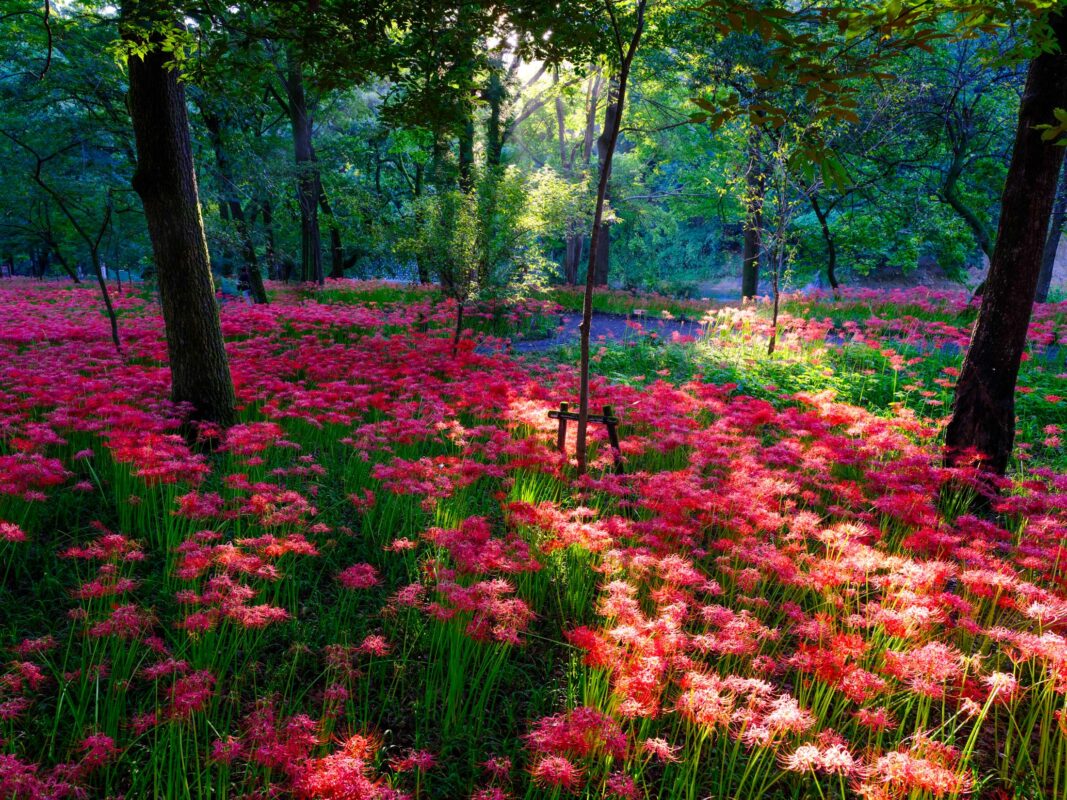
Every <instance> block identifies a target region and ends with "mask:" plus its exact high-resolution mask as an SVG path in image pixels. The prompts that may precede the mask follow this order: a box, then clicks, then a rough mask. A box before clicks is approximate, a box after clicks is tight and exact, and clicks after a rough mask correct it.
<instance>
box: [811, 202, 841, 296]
mask: <svg viewBox="0 0 1067 800" xmlns="http://www.w3.org/2000/svg"><path fill="white" fill-rule="evenodd" d="M811 210H812V211H814V212H815V216H816V218H817V219H818V220H819V227H820V228H821V229H822V238H823V241H824V242H826V277H827V279H828V280H829V281H830V288H832V289H833V290H834V293H835V294H836V293H837V290H838V289H839V288H840V284H839V283H838V282H837V242H836V241H835V240H834V234H833V232H832V231H831V230H830V221H829V219H828V218H827V216H826V212H825V211H823V209H822V206H821V205H819V198H818V197H816V196H815V195H814V194H812V195H811Z"/></svg>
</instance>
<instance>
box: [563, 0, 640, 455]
mask: <svg viewBox="0 0 1067 800" xmlns="http://www.w3.org/2000/svg"><path fill="white" fill-rule="evenodd" d="M608 2H609V3H610V0H608ZM647 2H648V0H638V1H637V8H636V15H637V20H636V25H635V27H634V34H633V36H632V37H631V39H630V45H629V47H628V48H627V50H626V52H625V53H623V52H620V53H619V56H620V67H619V77H618V84H617V86H618V93H617V96H616V97H615V98H614V105H615V106H616V113H615V114H614V115H613V116H612V118H611V127H610V128H607V126H605V128H606V130H605V134H606V138H604V145H605V146H604V151H603V157H602V158H603V165H602V166H601V169H600V181H599V183H598V184H597V192H596V208H595V210H594V212H593V234H594V235H593V236H591V237H590V240H589V263H588V265H587V266H586V274H585V294H584V297H583V299H582V323H581V325H580V326H579V329H578V330H579V334H580V337H579V349H580V352H581V355H580V357H579V366H578V433H577V441H576V444H575V458H576V459H577V462H578V463H577V468H578V474H579V475H584V474H585V468H586V436H587V434H588V430H589V334H590V332H591V330H592V327H593V289H594V269H595V265H596V259H597V247H598V245H599V239H600V237H599V236H596V235H595V234H596V232H597V231H599V230H600V227H601V225H602V224H603V222H604V203H605V200H606V199H607V195H608V178H609V177H610V175H611V160H612V158H613V157H614V155H615V145H616V144H617V143H618V141H619V128H620V127H621V125H622V110H623V108H624V107H625V103H626V83H627V81H628V79H629V77H630V66H631V64H633V60H634V55H635V54H636V53H637V47H638V45H639V44H640V42H641V34H642V33H643V32H644V29H645V7H646V5H647ZM610 8H611V6H610V5H609V9H610ZM619 49H620V51H621V49H622V43H621V42H620V43H619ZM609 105H611V103H610V102H609ZM605 120H606V117H605Z"/></svg>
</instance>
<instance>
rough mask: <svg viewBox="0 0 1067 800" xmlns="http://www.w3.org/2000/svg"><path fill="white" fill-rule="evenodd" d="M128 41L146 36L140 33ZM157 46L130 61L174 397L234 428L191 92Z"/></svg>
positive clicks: (193, 416)
mask: <svg viewBox="0 0 1067 800" xmlns="http://www.w3.org/2000/svg"><path fill="white" fill-rule="evenodd" d="M128 5H129V4H128ZM134 5H135V4H134ZM126 10H127V8H126V7H124V11H126ZM126 35H127V36H138V35H141V34H139V33H138V31H137V30H136V29H133V30H127V31H126ZM152 44H153V46H152V47H151V48H150V50H149V52H148V53H147V54H146V55H145V56H144V58H143V59H142V58H138V57H136V56H132V57H130V58H129V60H128V70H129V82H130V89H129V108H130V118H131V119H132V120H133V131H134V138H135V141H136V145H137V171H136V172H135V173H134V176H133V188H134V190H135V191H136V192H137V194H138V195H139V196H140V198H141V202H142V203H143V204H144V212H145V220H146V221H147V223H148V233H149V236H150V238H151V240H152V252H153V255H154V257H155V262H156V269H157V275H158V281H159V296H160V304H161V305H162V308H163V321H164V323H165V326H166V334H167V355H168V358H169V361H170V371H171V396H172V398H173V400H174V401H175V402H177V403H184V404H188V406H189V408H190V420H191V421H193V422H212V423H216V424H218V425H221V426H223V427H226V426H229V425H232V424H233V423H234V422H235V421H236V417H237V414H236V409H235V406H236V401H235V398H234V390H233V380H232V378H231V376H230V364H229V360H228V359H227V356H226V348H225V347H224V345H223V340H222V329H221V326H220V324H219V308H218V304H217V302H216V300H215V287H214V285H213V283H212V280H211V263H210V260H209V258H208V250H207V240H206V238H205V237H204V221H203V218H202V216H201V211H200V198H199V195H198V191H197V185H196V172H195V170H194V168H193V155H192V146H191V144H190V140H189V119H188V116H187V112H186V106H185V89H184V87H183V86H182V83H181V82H180V80H179V77H180V76H179V73H178V70H177V69H176V68H175V66H174V64H173V63H172V57H171V55H170V54H169V53H166V52H163V51H162V50H161V49H160V48H159V46H158V43H157V42H153V43H152Z"/></svg>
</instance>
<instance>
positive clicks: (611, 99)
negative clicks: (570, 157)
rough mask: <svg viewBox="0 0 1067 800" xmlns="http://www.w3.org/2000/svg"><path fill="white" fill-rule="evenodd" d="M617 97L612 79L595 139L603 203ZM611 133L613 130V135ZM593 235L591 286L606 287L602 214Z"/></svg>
mask: <svg viewBox="0 0 1067 800" xmlns="http://www.w3.org/2000/svg"><path fill="white" fill-rule="evenodd" d="M620 96H621V91H620V87H619V80H618V79H613V80H612V81H611V82H610V84H609V86H608V98H607V100H608V104H607V106H606V107H605V109H604V127H603V129H602V130H601V131H600V138H599V139H598V140H597V148H596V149H597V159H598V161H599V162H600V174H601V183H603V184H604V201H605V202H608V201H610V199H611V162H612V157H613V156H614V154H615V145H616V143H617V139H618V129H619V127H620V123H619V117H620V116H621V112H620V108H621V104H620V99H619V98H620ZM612 131H615V133H614V135H613V134H612ZM609 149H610V152H609ZM598 201H599V198H598ZM592 235H593V238H594V239H595V240H596V246H595V247H591V248H590V252H591V253H593V254H594V256H595V257H594V258H591V259H590V261H589V264H590V268H591V269H592V270H593V284H594V286H607V285H608V270H609V268H610V265H611V226H610V225H609V224H608V223H607V222H605V221H604V219H603V214H601V217H600V224H599V225H597V226H596V228H594V229H593V234H592Z"/></svg>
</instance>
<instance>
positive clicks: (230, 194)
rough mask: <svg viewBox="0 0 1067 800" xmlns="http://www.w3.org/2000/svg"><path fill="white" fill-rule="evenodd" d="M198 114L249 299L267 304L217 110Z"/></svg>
mask: <svg viewBox="0 0 1067 800" xmlns="http://www.w3.org/2000/svg"><path fill="white" fill-rule="evenodd" d="M200 115H201V116H202V117H203V119H204V127H205V128H207V131H208V137H209V138H210V140H211V148H212V150H214V152H215V168H216V170H217V172H218V180H219V189H220V197H219V215H220V216H221V217H222V219H223V221H224V222H229V223H230V224H232V225H233V226H234V229H235V230H236V232H237V239H238V241H239V242H240V243H241V261H242V264H243V266H244V268H245V269H247V270H248V285H249V289H250V290H251V292H250V293H251V295H252V300H253V301H255V302H256V303H257V304H261V305H262V304H266V302H267V291H266V289H265V288H264V286H263V273H261V272H260V270H259V259H257V258H256V245H255V242H254V241H252V232H251V230H250V228H249V225H248V220H247V219H245V211H244V206H242V205H241V198H240V197H239V196H238V194H237V182H236V181H235V180H234V178H233V169H232V168H231V166H230V159H229V155H228V154H227V152H226V146H225V143H224V141H223V138H222V136H223V134H222V120H221V119H220V118H219V116H218V115H217V114H213V113H211V112H206V111H204V109H201V111H200Z"/></svg>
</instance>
